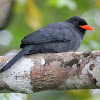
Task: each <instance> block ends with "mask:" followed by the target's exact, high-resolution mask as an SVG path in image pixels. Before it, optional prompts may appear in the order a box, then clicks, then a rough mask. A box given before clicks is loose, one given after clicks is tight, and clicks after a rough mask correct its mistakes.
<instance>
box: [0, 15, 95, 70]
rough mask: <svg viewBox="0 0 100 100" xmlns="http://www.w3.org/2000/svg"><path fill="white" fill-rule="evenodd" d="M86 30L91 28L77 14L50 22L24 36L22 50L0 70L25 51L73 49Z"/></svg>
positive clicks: (57, 51) (52, 51)
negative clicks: (60, 20)
mask: <svg viewBox="0 0 100 100" xmlns="http://www.w3.org/2000/svg"><path fill="white" fill-rule="evenodd" d="M86 30H93V28H92V27H91V26H89V25H88V24H87V22H86V21H85V20H84V19H83V18H80V17H77V16H75V17H72V18H70V19H68V20H66V21H64V22H55V23H51V24H49V25H47V26H45V27H43V28H41V29H39V30H37V31H35V32H34V33H31V34H29V35H27V36H26V37H24V39H23V40H22V41H21V45H20V47H21V48H22V50H21V51H20V52H19V53H18V54H17V55H16V56H15V57H14V58H12V59H11V60H10V61H9V62H8V63H7V64H6V65H5V66H4V67H3V68H2V69H1V72H3V71H5V70H7V69H9V68H10V67H11V66H12V65H13V64H14V63H15V62H16V61H18V60H19V59H20V58H21V57H22V56H24V55H25V54H27V53H28V54H37V53H59V52H66V51H69V50H72V51H75V50H77V49H78V48H79V47H80V45H81V43H82V40H83V37H84V35H85V33H86Z"/></svg>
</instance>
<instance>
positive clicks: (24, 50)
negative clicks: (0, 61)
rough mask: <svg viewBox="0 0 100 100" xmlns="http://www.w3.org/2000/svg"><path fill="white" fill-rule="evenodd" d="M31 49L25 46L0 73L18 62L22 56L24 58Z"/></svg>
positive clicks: (31, 47) (30, 46)
mask: <svg viewBox="0 0 100 100" xmlns="http://www.w3.org/2000/svg"><path fill="white" fill-rule="evenodd" d="M32 49H33V46H32V45H28V46H26V47H25V48H24V49H22V50H21V51H20V52H19V53H18V54H17V55H16V56H15V57H14V58H13V59H11V60H10V61H9V62H8V63H7V64H6V65H5V66H4V67H3V68H2V69H1V71H0V72H3V71H5V70H7V69H9V68H10V67H11V66H12V65H13V64H14V63H15V62H16V61H18V60H19V59H20V58H21V57H22V56H24V55H25V54H26V53H28V52H29V51H30V50H32Z"/></svg>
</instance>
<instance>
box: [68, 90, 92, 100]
mask: <svg viewBox="0 0 100 100" xmlns="http://www.w3.org/2000/svg"><path fill="white" fill-rule="evenodd" d="M67 93H68V94H67V95H69V96H70V97H71V98H73V100H75V99H76V100H89V99H90V97H91V94H90V90H89V89H88V90H86V89H85V90H70V91H68V92H67Z"/></svg>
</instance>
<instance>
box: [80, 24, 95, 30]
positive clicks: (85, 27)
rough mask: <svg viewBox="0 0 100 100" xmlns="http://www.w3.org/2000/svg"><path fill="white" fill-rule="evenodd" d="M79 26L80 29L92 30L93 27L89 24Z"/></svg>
mask: <svg viewBox="0 0 100 100" xmlns="http://www.w3.org/2000/svg"><path fill="white" fill-rule="evenodd" d="M80 27H81V28H82V29H85V30H92V31H94V29H93V28H92V27H91V26H89V25H80Z"/></svg>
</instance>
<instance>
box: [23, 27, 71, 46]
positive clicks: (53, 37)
mask: <svg viewBox="0 0 100 100" xmlns="http://www.w3.org/2000/svg"><path fill="white" fill-rule="evenodd" d="M71 35H72V32H71V30H70V29H67V28H63V29H58V28H53V27H51V28H48V27H47V28H42V29H40V30H37V31H35V32H34V33H31V34H29V35H28V36H26V37H25V38H24V39H23V40H22V41H21V42H22V44H21V46H22V45H25V44H26V45H28V44H32V45H36V44H42V43H49V42H63V41H64V42H65V41H66V42H67V41H70V39H71Z"/></svg>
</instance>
